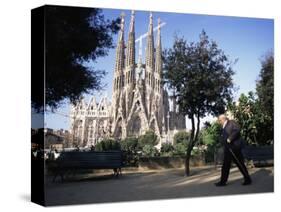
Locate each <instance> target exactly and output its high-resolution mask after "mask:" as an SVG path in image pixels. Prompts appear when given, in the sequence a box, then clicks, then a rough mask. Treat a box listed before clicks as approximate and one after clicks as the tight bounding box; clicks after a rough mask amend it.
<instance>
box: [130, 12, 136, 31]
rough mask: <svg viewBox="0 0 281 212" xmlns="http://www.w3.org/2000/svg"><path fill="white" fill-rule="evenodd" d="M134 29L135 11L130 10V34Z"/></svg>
mask: <svg viewBox="0 0 281 212" xmlns="http://www.w3.org/2000/svg"><path fill="white" fill-rule="evenodd" d="M134 28H135V11H134V10H132V13H131V23H130V32H133V31H134Z"/></svg>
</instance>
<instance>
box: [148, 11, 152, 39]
mask: <svg viewBox="0 0 281 212" xmlns="http://www.w3.org/2000/svg"><path fill="white" fill-rule="evenodd" d="M148 33H149V35H153V16H152V12H150V14H149V28H148Z"/></svg>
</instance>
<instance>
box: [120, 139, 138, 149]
mask: <svg viewBox="0 0 281 212" xmlns="http://www.w3.org/2000/svg"><path fill="white" fill-rule="evenodd" d="M120 145H121V149H122V150H123V151H127V152H136V151H137V146H138V139H137V138H134V137H131V138H125V139H123V140H121V142H120Z"/></svg>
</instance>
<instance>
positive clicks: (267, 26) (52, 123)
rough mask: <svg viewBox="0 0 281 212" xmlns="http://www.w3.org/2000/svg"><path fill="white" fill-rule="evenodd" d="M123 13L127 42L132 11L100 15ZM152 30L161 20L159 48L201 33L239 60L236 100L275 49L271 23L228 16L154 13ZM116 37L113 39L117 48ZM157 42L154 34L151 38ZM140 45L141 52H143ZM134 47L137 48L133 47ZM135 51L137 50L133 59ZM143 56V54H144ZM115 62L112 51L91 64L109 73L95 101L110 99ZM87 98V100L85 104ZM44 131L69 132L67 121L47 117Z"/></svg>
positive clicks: (139, 16)
mask: <svg viewBox="0 0 281 212" xmlns="http://www.w3.org/2000/svg"><path fill="white" fill-rule="evenodd" d="M122 11H124V12H125V14H126V16H125V40H127V35H128V28H129V22H130V15H131V11H128V10H114V9H104V10H103V14H104V15H105V18H106V19H114V18H116V17H118V16H119V15H120V13H121V12H122ZM135 17H136V20H135V30H136V38H137V37H139V36H140V35H142V34H144V33H146V32H147V29H148V21H149V12H148V11H136V15H135ZM153 18H154V26H156V24H157V19H158V18H160V19H161V20H162V21H163V22H166V25H165V26H164V27H163V28H162V30H161V35H162V46H163V48H169V47H171V46H172V44H173V41H174V36H175V34H177V35H179V36H184V38H185V39H186V40H187V41H188V42H190V41H195V42H196V41H198V37H199V34H200V32H201V31H202V30H203V29H204V30H205V31H206V33H207V35H208V36H209V38H210V39H212V40H215V41H216V42H217V43H218V45H219V48H221V49H223V50H224V52H225V53H226V54H227V55H228V56H229V58H230V59H232V60H233V61H234V60H235V59H238V62H237V63H236V64H235V65H234V67H233V68H234V70H235V72H236V74H235V75H234V78H233V79H234V83H235V86H236V87H238V88H239V90H238V91H237V93H236V98H238V97H239V95H240V94H241V93H247V92H249V91H251V90H255V82H256V80H257V79H258V75H259V71H260V68H261V67H260V58H261V57H262V55H264V54H265V53H266V52H268V51H270V50H273V48H274V21H273V20H272V19H257V18H241V17H227V16H209V15H195V14H181V13H166V12H153ZM117 36H118V35H117V34H116V35H114V38H113V39H114V44H116V40H117ZM154 37H155V38H156V34H155V36H154ZM145 42H146V40H144V42H143V50H144V48H145ZM136 47H137V46H136ZM137 53H138V48H136V56H137ZM143 55H144V53H143ZM114 62H115V49H111V50H110V51H109V54H108V56H106V57H104V58H99V59H98V60H97V61H96V62H95V63H91V65H93V66H94V68H95V69H103V70H106V71H107V72H108V73H107V75H106V77H105V78H104V80H103V83H104V84H106V85H107V86H106V89H105V91H104V92H103V94H98V93H94V94H95V95H96V97H97V99H99V98H100V96H101V95H104V94H105V93H107V96H108V97H109V99H111V93H112V80H113V70H114ZM88 99H89V96H86V100H88ZM58 112H59V113H63V114H66V115H68V114H69V106H68V104H64V105H63V106H62V107H60V108H59V109H58ZM45 127H48V128H54V129H60V128H63V129H68V128H69V118H68V117H65V116H62V115H58V114H47V115H46V123H45Z"/></svg>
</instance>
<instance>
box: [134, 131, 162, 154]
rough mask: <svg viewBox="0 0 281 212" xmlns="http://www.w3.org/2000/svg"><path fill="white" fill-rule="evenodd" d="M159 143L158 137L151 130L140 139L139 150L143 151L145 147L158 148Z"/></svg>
mask: <svg viewBox="0 0 281 212" xmlns="http://www.w3.org/2000/svg"><path fill="white" fill-rule="evenodd" d="M158 142H159V140H158V138H157V135H156V134H155V133H154V132H153V131H152V130H149V131H147V132H146V133H145V134H144V135H141V136H140V137H139V139H138V148H139V149H140V150H141V149H143V147H144V146H145V145H150V146H156V145H157V144H158Z"/></svg>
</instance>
